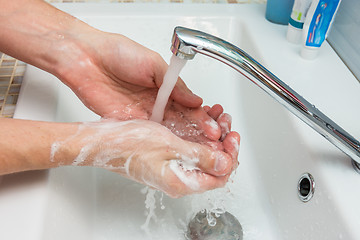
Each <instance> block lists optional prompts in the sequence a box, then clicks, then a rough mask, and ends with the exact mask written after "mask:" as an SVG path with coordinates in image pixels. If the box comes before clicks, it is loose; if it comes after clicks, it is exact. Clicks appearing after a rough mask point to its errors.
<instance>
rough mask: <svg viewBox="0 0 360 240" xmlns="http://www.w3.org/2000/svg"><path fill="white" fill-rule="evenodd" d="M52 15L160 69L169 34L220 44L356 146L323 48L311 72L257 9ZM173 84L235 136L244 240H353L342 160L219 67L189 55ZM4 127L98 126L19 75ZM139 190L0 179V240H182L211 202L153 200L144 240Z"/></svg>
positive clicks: (347, 91) (355, 204)
mask: <svg viewBox="0 0 360 240" xmlns="http://www.w3.org/2000/svg"><path fill="white" fill-rule="evenodd" d="M57 6H58V7H60V8H61V9H63V10H65V11H67V12H70V13H71V14H73V15H75V16H78V17H79V18H81V19H82V20H84V21H86V22H88V23H89V24H91V25H93V26H95V27H98V28H100V29H102V30H105V31H111V32H118V33H122V34H124V35H126V36H128V37H130V38H132V39H133V40H135V41H137V42H139V43H141V44H143V45H145V46H146V47H148V48H151V49H153V50H155V51H157V52H159V53H160V54H161V55H162V56H163V57H164V59H165V60H169V59H170V55H171V52H170V50H169V48H170V40H171V36H172V31H173V29H174V27H175V26H177V25H181V26H185V27H190V28H195V29H199V30H201V31H204V32H208V33H210V34H213V35H216V36H219V37H221V38H224V39H226V40H228V41H230V42H232V43H234V44H235V45H237V46H239V47H240V48H242V49H243V50H245V51H246V52H248V53H249V54H250V55H252V56H253V57H254V58H255V59H257V60H258V61H259V62H261V63H263V64H264V65H265V66H266V67H268V68H269V70H271V71H272V72H273V73H275V74H276V75H277V76H278V77H279V78H280V79H282V80H283V81H285V82H286V83H288V85H290V86H292V87H293V88H294V89H295V90H296V91H298V92H299V93H300V94H302V95H303V96H304V97H305V98H307V99H308V100H309V101H310V102H312V103H314V104H316V106H317V107H318V108H319V109H320V110H322V111H323V112H324V113H325V114H327V115H328V116H329V117H330V118H332V119H333V120H334V121H335V122H337V123H338V124H339V125H340V126H343V127H344V129H346V130H347V131H349V132H350V133H352V134H353V135H354V136H355V137H359V136H360V128H359V127H357V123H358V122H359V120H360V112H359V111H358V110H357V109H358V107H357V103H358V102H360V85H359V83H358V82H357V81H356V79H355V78H354V77H353V76H352V75H351V73H350V72H349V71H348V69H347V68H346V67H345V66H344V64H343V63H342V62H341V60H340V59H339V58H338V57H337V55H336V54H335V53H334V51H333V50H332V49H331V48H330V46H329V45H328V44H327V43H325V44H324V46H323V47H324V48H323V49H321V52H320V54H319V57H318V58H317V59H316V60H315V61H306V60H303V59H301V58H300V56H299V54H298V51H299V46H295V45H292V44H289V43H287V42H286V40H285V33H286V26H278V25H274V24H271V23H269V22H267V21H266V20H265V18H264V11H265V5H263V4H260V5H257V4H244V5H220V4H213V5H206V4H201V5H194V4H189V5H187V4H183V5H171V4H150V5H148V4H129V5H127V4H119V5H117V4H108V5H102V4H95V5H94V4H80V5H77V4H64V5H57ZM196 9H201V11H200V10H199V11H198V10H196ZM181 76H182V78H183V79H184V80H185V82H186V83H187V84H188V86H189V87H190V88H191V89H192V90H193V91H194V92H196V93H197V94H199V95H200V96H202V97H203V98H204V101H205V103H206V104H209V105H212V104H215V103H221V104H222V105H223V106H224V108H225V110H226V112H229V113H230V114H231V115H232V116H233V129H234V130H236V131H238V132H240V134H241V136H242V142H241V148H240V156H239V160H240V166H239V168H238V170H237V173H236V175H235V177H234V179H233V183H232V184H229V188H230V189H231V192H232V197H227V198H225V203H224V204H225V206H226V209H227V211H229V212H230V213H232V214H233V215H234V216H235V217H236V218H237V219H238V220H239V222H240V223H241V224H242V227H243V230H244V239H269V240H271V239H291V240H296V239H317V240H318V239H360V232H359V231H357V230H358V228H359V227H360V205H359V202H360V191H359V190H358V189H359V188H360V174H358V173H356V172H355V171H354V170H353V168H352V166H351V163H350V160H349V159H348V157H346V156H345V155H344V154H343V153H341V152H340V151H339V150H337V149H336V148H335V147H334V146H332V145H331V144H330V143H328V142H327V141H326V140H324V139H323V138H322V137H321V136H320V135H318V134H317V133H315V132H314V131H313V130H312V129H310V128H309V127H308V126H307V125H305V124H304V123H302V122H301V121H300V120H298V119H297V118H296V117H294V116H293V115H291V114H290V113H289V112H288V111H287V110H285V109H284V108H283V107H282V106H281V105H280V104H278V103H277V102H275V101H274V100H273V99H272V98H270V97H269V96H268V95H266V94H265V93H264V92H263V91H262V90H261V89H260V88H258V87H257V86H256V85H254V84H253V83H251V82H250V81H248V80H247V79H245V78H244V77H242V75H240V74H238V73H237V72H235V71H233V70H232V69H230V68H229V67H227V66H225V65H224V64H222V63H219V62H217V61H215V60H213V59H209V58H207V57H205V56H201V55H198V56H196V57H195V59H194V60H192V61H190V62H188V63H187V65H186V66H185V68H184V70H183V72H182V74H181ZM319 89H322V90H321V92H319V93H318V91H319ZM15 116H16V117H17V118H24V119H34V120H46V121H92V120H96V119H98V118H99V117H98V116H96V115H95V114H93V113H92V112H90V111H89V110H87V109H86V108H85V107H84V106H83V105H82V104H81V103H80V102H79V100H77V98H76V97H75V95H74V94H73V93H72V92H71V91H70V90H69V89H67V88H66V87H65V86H64V85H62V84H61V83H59V81H58V80H57V79H56V78H54V77H52V76H51V75H49V74H47V73H44V72H42V71H41V70H39V69H37V68H34V67H32V66H28V67H27V72H26V75H25V79H24V84H23V87H22V89H21V95H20V97H19V101H18V105H17V109H16V113H15ZM304 172H309V173H311V174H312V175H313V177H314V179H315V182H316V189H315V194H314V197H313V198H312V199H311V200H310V201H309V202H307V203H303V202H301V201H300V200H299V198H298V195H297V182H298V180H299V178H300V176H301V175H302V174H303V173H304ZM143 188H144V186H143V185H140V184H138V183H134V182H132V181H130V180H127V179H125V178H123V177H121V176H118V175H116V174H115V173H112V172H108V171H105V170H102V169H95V168H86V167H63V168H58V169H53V170H50V171H40V172H39V171H36V172H28V173H20V174H14V175H9V176H5V177H3V179H2V183H1V184H0V213H1V214H0V226H1V227H0V229H1V230H0V239H28V240H30V239H34V240H35V239H36V240H39V239H54V240H56V239H127V240H131V239H184V236H183V235H184V231H185V229H186V227H185V225H186V224H187V222H188V221H189V220H190V218H191V216H192V215H193V214H194V213H196V211H197V210H198V209H199V208H201V207H202V206H207V198H208V197H209V196H211V195H214V196H215V197H219V196H221V194H219V193H217V192H214V193H212V192H210V193H207V194H204V195H196V196H190V197H185V198H182V199H170V198H168V197H166V196H164V197H163V205H164V206H165V209H163V210H162V209H160V205H159V201H158V205H157V209H156V214H157V221H156V222H155V221H152V222H151V223H150V227H151V235H150V236H149V235H146V234H145V232H144V231H143V230H141V228H140V227H141V225H142V224H144V222H145V220H146V216H145V214H144V211H145V204H144V200H145V195H144V194H143V193H141V190H142V189H143ZM160 197H161V196H160V194H157V198H160ZM213 198H214V197H213Z"/></svg>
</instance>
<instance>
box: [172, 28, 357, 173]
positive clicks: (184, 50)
mask: <svg viewBox="0 0 360 240" xmlns="http://www.w3.org/2000/svg"><path fill="white" fill-rule="evenodd" d="M171 51H172V52H173V54H175V55H176V56H178V57H180V58H182V59H186V60H190V59H193V58H194V57H195V54H196V53H200V54H204V55H206V56H209V57H212V58H215V59H217V60H219V61H221V62H223V63H225V64H227V65H229V66H230V67H232V68H234V69H235V70H236V71H238V72H239V73H241V74H242V75H244V76H245V77H246V78H248V79H249V80H251V81H252V82H253V83H255V84H256V85H258V86H259V87H260V88H262V89H263V90H264V91H265V92H267V93H268V94H269V95H270V96H272V97H273V98H275V99H276V100H277V101H278V102H279V103H281V104H282V105H283V106H285V107H286V108H287V109H288V110H289V111H291V112H292V113H293V114H295V115H296V116H297V117H299V118H300V119H301V120H303V121H304V122H305V123H306V124H308V125H309V126H310V127H312V128H313V129H315V130H316V131H317V132H318V133H319V134H321V135H322V136H324V137H325V138H326V139H327V140H329V141H330V142H331V143H332V144H334V145H335V146H336V147H338V148H339V149H340V150H341V151H343V152H344V153H345V154H347V155H348V156H349V157H350V158H351V159H352V160H353V161H352V162H353V165H354V167H355V169H357V171H358V172H360V143H359V141H357V140H356V139H355V138H354V137H352V136H351V135H350V134H349V133H347V132H346V131H345V130H344V129H342V128H341V127H339V126H338V125H337V124H336V123H334V122H333V121H332V120H331V119H329V118H328V117H327V116H326V115H325V114H323V113H322V112H320V111H319V110H318V109H317V108H315V106H314V105H312V104H311V103H309V102H308V101H306V100H305V99H304V98H303V97H301V96H300V95H299V94H298V93H296V92H295V91H294V90H292V89H291V88H290V87H289V86H287V85H286V84H285V83H284V82H282V81H281V80H280V79H279V78H277V77H276V76H275V75H274V74H272V73H271V72H270V71H269V70H267V69H266V68H265V67H263V66H262V65H261V64H260V63H258V62H257V61H256V60H255V59H253V58H252V57H251V56H249V55H248V54H247V53H246V52H244V51H243V50H241V49H240V48H238V47H236V46H234V45H233V44H231V43H229V42H227V41H224V40H222V39H220V38H217V37H215V36H212V35H210V34H207V33H204V32H200V31H196V30H192V29H188V28H184V27H176V28H175V29H174V35H173V38H172V45H171Z"/></svg>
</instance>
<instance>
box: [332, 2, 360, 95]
mask: <svg viewBox="0 0 360 240" xmlns="http://www.w3.org/2000/svg"><path fill="white" fill-rule="evenodd" d="M359 11H360V1H359V0H343V1H342V2H341V4H340V7H339V10H338V13H337V15H336V18H335V21H334V23H333V26H332V29H331V31H330V34H329V37H328V41H329V43H330V44H331V46H332V47H333V48H334V49H335V50H336V52H337V53H338V54H339V55H340V57H341V58H342V59H343V61H344V62H345V63H346V64H347V66H348V67H349V68H350V69H351V71H352V72H353V73H354V75H355V76H356V78H357V79H358V80H359V81H360V44H359V39H360V14H359ZM359 94H360V93H359Z"/></svg>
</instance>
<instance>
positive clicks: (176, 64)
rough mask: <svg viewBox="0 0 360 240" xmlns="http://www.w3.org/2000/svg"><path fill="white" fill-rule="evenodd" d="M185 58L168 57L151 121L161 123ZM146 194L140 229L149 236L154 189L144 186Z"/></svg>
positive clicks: (154, 198)
mask: <svg viewBox="0 0 360 240" xmlns="http://www.w3.org/2000/svg"><path fill="white" fill-rule="evenodd" d="M185 63H186V60H184V59H181V58H179V57H177V56H175V55H172V57H171V59H170V65H169V68H168V70H167V71H166V73H165V76H164V79H163V83H162V84H161V86H160V89H159V91H158V94H157V97H156V101H155V104H154V108H153V111H152V115H151V117H150V120H151V121H154V122H158V123H161V122H162V121H163V118H164V112H165V107H166V104H167V102H168V101H169V97H170V94H171V92H172V90H173V89H174V87H175V84H176V82H177V79H178V77H179V74H180V71H181V69H182V68H183V67H184V66H185ZM144 193H145V194H146V200H145V207H146V208H147V209H148V213H147V217H146V221H145V223H144V224H143V225H142V226H141V229H142V230H144V231H145V233H146V235H147V236H148V237H150V236H151V233H150V229H149V223H150V220H151V219H154V220H156V215H155V208H156V197H155V193H156V190H154V189H151V188H149V187H146V188H145V189H144ZM160 204H161V209H164V208H165V207H164V206H163V205H162V199H161V198H160Z"/></svg>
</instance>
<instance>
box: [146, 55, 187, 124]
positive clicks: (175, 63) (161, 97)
mask: <svg viewBox="0 0 360 240" xmlns="http://www.w3.org/2000/svg"><path fill="white" fill-rule="evenodd" d="M185 63H186V60H185V59H181V58H179V57H177V56H175V55H172V57H171V59H170V65H169V68H168V70H167V71H166V73H165V76H164V80H163V83H162V84H161V86H160V89H159V91H158V95H157V97H156V101H155V104H154V108H153V111H152V115H151V117H150V120H152V121H154V122H158V123H161V122H162V120H163V118H164V111H165V107H166V104H167V102H168V100H169V96H170V94H171V92H172V90H173V89H174V87H175V84H176V81H177V79H178V76H179V74H180V71H181V69H182V68H183V67H184V66H185Z"/></svg>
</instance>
